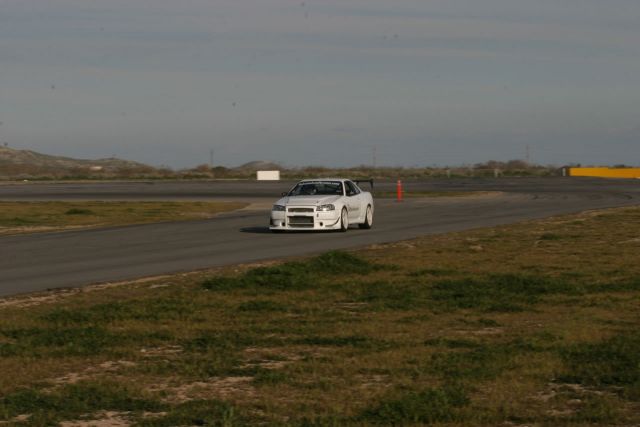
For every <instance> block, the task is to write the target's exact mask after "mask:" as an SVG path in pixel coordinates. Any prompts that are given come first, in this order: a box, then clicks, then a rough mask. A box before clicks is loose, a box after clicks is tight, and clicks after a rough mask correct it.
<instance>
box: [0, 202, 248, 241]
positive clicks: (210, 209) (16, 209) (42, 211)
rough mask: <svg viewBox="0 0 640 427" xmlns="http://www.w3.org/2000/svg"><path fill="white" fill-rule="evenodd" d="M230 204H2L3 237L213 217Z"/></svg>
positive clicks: (237, 205) (239, 205)
mask: <svg viewBox="0 0 640 427" xmlns="http://www.w3.org/2000/svg"><path fill="white" fill-rule="evenodd" d="M246 205H247V204H246V203H231V202H0V235H1V234H19V233H34V232H42V231H59V230H68V229H78V228H95V227H108V226H119V225H129V224H144V223H152V222H162V221H186V220H194V219H205V218H211V217H213V216H215V215H217V214H219V213H222V212H228V211H232V210H236V209H241V208H243V207H245V206H246Z"/></svg>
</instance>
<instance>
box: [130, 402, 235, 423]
mask: <svg viewBox="0 0 640 427" xmlns="http://www.w3.org/2000/svg"><path fill="white" fill-rule="evenodd" d="M136 425H137V426H140V427H174V426H214V427H215V426H220V427H233V426H244V425H247V423H246V420H245V419H243V417H242V416H240V415H239V411H238V409H237V408H236V407H234V406H233V405H231V404H229V403H226V402H223V401H220V400H194V401H191V402H186V403H183V404H181V405H178V406H176V407H174V408H171V409H170V410H169V412H168V413H167V415H164V416H162V417H159V418H153V419H145V420H141V421H138V422H137V423H136Z"/></svg>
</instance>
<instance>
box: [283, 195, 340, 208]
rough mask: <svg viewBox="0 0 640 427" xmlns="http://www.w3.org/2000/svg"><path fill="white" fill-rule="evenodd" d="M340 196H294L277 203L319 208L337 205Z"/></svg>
mask: <svg viewBox="0 0 640 427" xmlns="http://www.w3.org/2000/svg"><path fill="white" fill-rule="evenodd" d="M339 198H340V196H294V197H288V196H287V197H283V198H282V199H280V200H278V201H277V202H276V205H281V206H318V205H328V204H330V203H335V202H336V201H337V200H338V199H339Z"/></svg>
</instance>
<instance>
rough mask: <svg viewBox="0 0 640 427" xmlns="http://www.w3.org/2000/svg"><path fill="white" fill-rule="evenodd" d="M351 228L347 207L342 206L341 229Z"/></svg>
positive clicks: (342, 230)
mask: <svg viewBox="0 0 640 427" xmlns="http://www.w3.org/2000/svg"><path fill="white" fill-rule="evenodd" d="M348 229H349V213H348V212H347V208H342V213H341V214H340V231H341V232H343V233H344V232H345V231H347V230H348Z"/></svg>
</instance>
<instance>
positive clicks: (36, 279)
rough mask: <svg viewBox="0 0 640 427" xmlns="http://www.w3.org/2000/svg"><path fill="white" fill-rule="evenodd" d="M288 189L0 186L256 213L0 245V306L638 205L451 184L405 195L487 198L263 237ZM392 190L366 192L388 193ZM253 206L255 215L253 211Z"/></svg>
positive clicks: (543, 183)
mask: <svg viewBox="0 0 640 427" xmlns="http://www.w3.org/2000/svg"><path fill="white" fill-rule="evenodd" d="M291 184H292V183H289V182H276V183H256V182H239V181H229V182H185V183H176V182H169V183H151V184H149V183H89V184H34V185H2V186H0V200H81V199H86V200H132V199H136V200H238V199H239V198H242V199H243V200H248V201H251V202H255V203H259V204H260V205H261V206H262V208H256V209H255V210H243V211H239V212H235V213H229V214H223V215H221V216H219V217H217V218H215V219H211V220H204V221H190V222H181V223H163V224H149V225H138V226H128V227H116V228H108V229H99V230H85V231H68V232H62V233H44V234H33V235H21V236H4V237H0V272H1V274H0V296H6V295H14V294H19V293H27V292H34V291H41V290H46V289H51V288H60V287H75V286H82V285H86V284H90V283H98V282H107V281H118V280H125V279H134V278H139V277H144V276H150V275H159V274H166V273H175V272H182V271H191V270H196V269H201V268H208V267H215V266H221V265H228V264H234V263H242V262H253V261H258V260H264V259H273V258H279V257H286V256H292V255H301V254H312V253H317V252H321V251H326V250H331V249H346V248H353V247H359V246H365V245H369V244H373V243H384V242H391V241H397V240H404V239H410V238H413V237H417V236H420V235H425V234H435V233H445V232H450V231H459V230H465V229H471V228H478V227H487V226H494V225H499V224H507V223H513V222H517V221H522V220H527V219H535V218H544V217H548V216H553V215H558V214H566V213H573V212H580V211H585V210H590V209H601V208H609V207H619V206H633V205H640V181H633V180H593V179H498V180H474V179H460V180H457V179H452V180H433V181H431V180H430V181H421V182H417V181H416V182H407V183H406V188H407V190H408V191H491V192H500V193H501V194H499V195H492V196H474V197H463V198H434V199H408V200H405V201H404V202H402V203H397V202H395V201H393V200H390V199H379V200H377V205H376V217H375V226H374V227H373V228H372V229H371V230H359V229H357V228H354V229H351V230H349V232H348V233H327V234H324V233H321V234H309V233H296V234H278V235H273V234H271V233H269V232H268V229H267V227H266V222H267V218H268V206H269V204H270V203H271V202H272V201H273V200H275V199H276V198H277V197H278V194H280V193H281V192H282V191H286V190H287V189H288V188H289V187H290V186H291ZM394 185H395V183H392V182H382V183H378V184H376V188H377V189H381V190H383V191H391V190H392V189H393V188H394ZM256 206H258V205H256Z"/></svg>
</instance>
